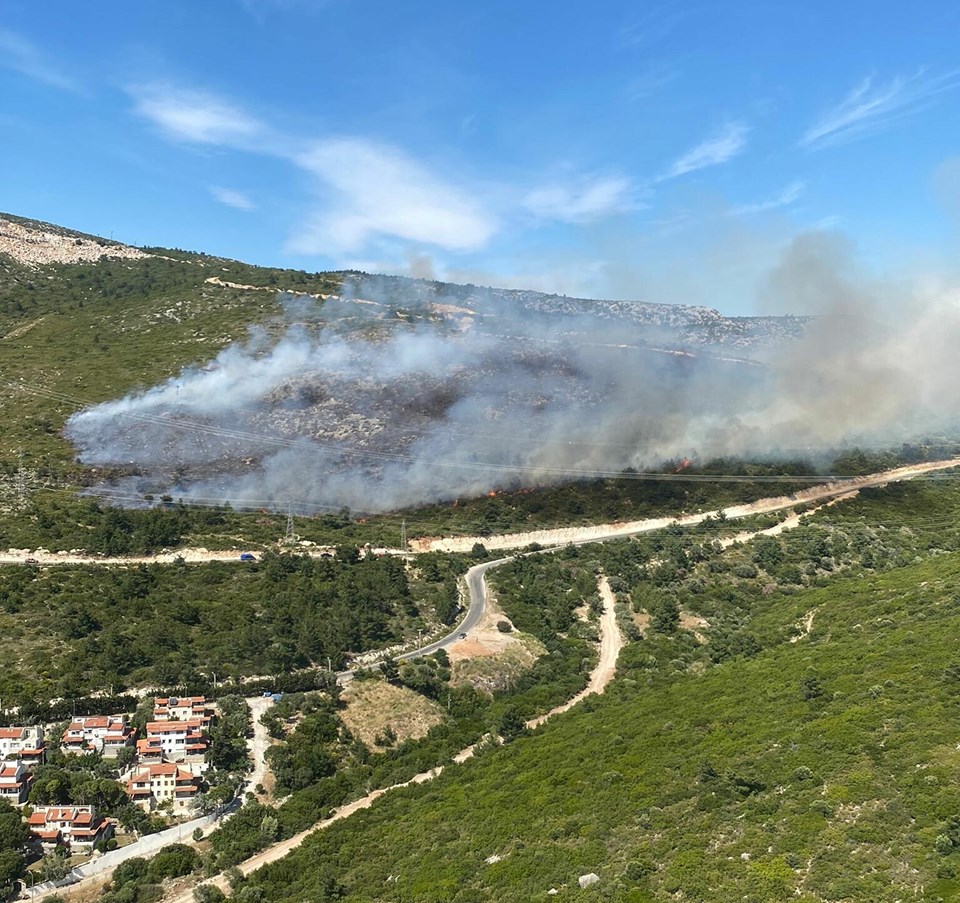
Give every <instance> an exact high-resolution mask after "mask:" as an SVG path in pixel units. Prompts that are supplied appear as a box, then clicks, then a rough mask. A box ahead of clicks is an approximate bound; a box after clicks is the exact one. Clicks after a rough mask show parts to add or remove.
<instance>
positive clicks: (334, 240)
mask: <svg viewBox="0 0 960 903" xmlns="http://www.w3.org/2000/svg"><path fill="white" fill-rule="evenodd" d="M296 162H297V164H298V165H299V166H300V167H301V168H303V169H305V170H306V171H307V172H310V173H312V174H313V175H314V176H315V177H316V178H317V180H318V183H319V187H320V189H321V191H322V193H324V194H325V195H328V196H329V199H330V201H331V203H330V204H329V206H327V208H326V209H324V210H323V211H322V212H320V213H318V214H316V215H315V216H314V217H313V218H312V219H311V221H310V222H309V223H308V224H307V225H306V227H305V228H304V229H302V230H301V231H300V233H299V234H298V235H296V236H295V237H294V238H293V239H292V240H291V242H290V248H291V250H293V251H296V252H299V253H329V252H331V251H335V252H341V253H343V252H356V251H359V250H361V249H362V248H363V247H364V246H365V245H366V244H367V243H368V242H370V241H371V240H375V239H377V238H383V237H393V238H400V239H404V240H406V241H410V242H422V243H425V244H430V245H436V246H439V247H442V248H446V249H448V250H452V251H468V250H474V249H476V248H479V247H482V246H483V245H484V244H486V242H487V241H488V240H489V239H490V237H491V236H492V235H493V233H494V232H495V231H496V228H497V223H496V220H495V219H494V217H493V216H492V215H491V214H490V213H489V212H488V211H487V210H486V209H485V208H484V206H483V205H482V204H481V203H480V202H479V201H478V200H476V199H475V198H474V197H473V196H472V195H471V194H470V193H468V192H467V191H465V190H463V189H461V188H459V187H458V186H456V185H454V184H452V183H450V182H448V181H445V180H444V179H442V178H440V177H438V176H436V175H434V174H433V173H431V172H430V171H429V170H428V169H427V168H426V167H425V166H423V165H422V164H421V163H419V162H418V161H416V160H414V159H413V158H412V157H410V156H408V155H407V154H405V153H404V152H403V151H401V150H399V149H398V148H395V147H391V146H389V145H384V144H377V143H374V142H371V141H367V140H365V139H363V138H336V139H329V140H323V141H317V142H315V143H314V145H313V146H312V147H311V148H310V149H309V150H308V151H306V152H305V153H303V154H300V155H298V156H297V157H296Z"/></svg>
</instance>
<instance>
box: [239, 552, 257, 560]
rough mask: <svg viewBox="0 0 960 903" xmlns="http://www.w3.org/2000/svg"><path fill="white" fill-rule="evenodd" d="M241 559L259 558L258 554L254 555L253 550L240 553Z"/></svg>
mask: <svg viewBox="0 0 960 903" xmlns="http://www.w3.org/2000/svg"><path fill="white" fill-rule="evenodd" d="M240 560H241V561H256V560H257V556H256V555H254V554H253V552H242V553H241V554H240Z"/></svg>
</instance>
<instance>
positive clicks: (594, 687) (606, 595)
mask: <svg viewBox="0 0 960 903" xmlns="http://www.w3.org/2000/svg"><path fill="white" fill-rule="evenodd" d="M505 560H508V559H505ZM482 573H483V572H481V579H482ZM598 589H599V591H600V596H601V598H602V599H603V614H602V615H601V617H600V657H599V660H598V661H597V664H596V665H595V666H594V668H593V670H592V671H591V672H590V682H589V683H588V684H587V686H586V688H585V689H583V690H581V691H580V692H579V693H577V695H576V696H573V697H572V698H570V699H568V700H567V701H566V702H565V703H563V704H562V705H559V706H557V707H556V708H554V709H551V710H550V711H549V712H547V713H546V714H544V715H540V716H539V717H538V718H534V719H532V720H530V721H528V722H527V723H526V726H527V727H528V728H530V729H533V728H536V727H539V726H540V725H541V724H543V723H544V722H545V721H547V720H548V719H549V718H552V717H553V716H554V715H559V714H561V713H563V712H567V711H569V710H570V709H572V708H573V707H574V706H575V705H577V703H579V702H581V701H582V700H583V699H585V698H586V697H587V696H591V695H594V694H597V693H602V692H603V691H604V690H605V689H606V688H607V684H609V683H610V681H611V680H613V678H614V675H615V674H616V672H617V657H618V656H619V655H620V650H621V649H622V648H623V636H622V634H621V633H620V628H619V627H618V626H617V618H616V611H615V606H616V600H615V599H614V596H613V591H612V590H611V589H610V584H609V583H608V582H607V578H606V577H601V578H600V580H599V581H598ZM474 748H475V747H474V746H468V747H467V748H466V749H462V750H460V752H459V753H457V754H456V755H455V756H454V757H453V761H454V762H457V763H462V762H465V761H466V760H467V759H469V758H471V757H472V756H473V752H474ZM442 773H443V766H437V767H436V768H431V769H430V770H429V771H423V772H421V773H420V774H418V775H415V776H414V777H412V778H411V779H410V780H409V781H404V782H403V783H402V784H394V785H392V786H390V787H384V788H383V789H381V790H372V791H370V793H368V794H367V795H366V796H364V797H362V798H361V799H359V800H355V801H354V802H352V803H347V805H345V806H341V807H340V808H339V809H336V810H335V811H334V814H333V815H331V816H330V818H327V819H324V820H323V821H321V822H319V823H318V824H316V825H314V826H313V827H312V828H308V829H307V830H306V831H301V832H300V833H299V834H296V835H294V836H293V837H291V838H289V839H288V840H284V841H281V842H280V843H278V844H275V845H274V846H272V847H269V848H268V849H266V850H262V851H261V852H259V853H257V854H256V855H255V856H252V857H251V858H250V859H248V860H246V861H245V862H242V863H240V865H239V866H238V868H239V869H240V871H241V872H242V873H243V874H244V875H249V874H250V873H251V872H254V871H256V870H257V869H258V868H260V867H261V866H264V865H268V864H269V863H271V862H276V861H277V860H278V859H282V858H283V857H284V856H286V855H287V854H288V853H290V852H292V851H293V850H295V849H296V848H297V847H299V846H300V844H301V843H303V841H304V838H306V837H308V836H309V835H310V834H312V833H313V832H314V831H323V830H324V829H325V828H327V827H329V826H330V825H332V824H333V823H334V822H338V821H341V820H342V819H344V818H347V817H349V816H351V815H353V813H354V812H359V811H360V810H361V809H368V808H369V807H370V806H372V805H373V804H374V803H375V802H376V801H377V800H378V799H380V797H381V796H383V795H384V794H385V793H389V792H390V791H391V790H397V789H399V788H400V787H409V786H410V785H411V784H425V783H426V782H427V781H432V780H433V779H434V778H435V777H437V776H438V775H440V774H442ZM204 883H205V884H212V885H214V886H216V887H218V888H220V890H222V891H227V890H228V889H229V883H228V881H227V879H226V877H225V876H224V875H217V876H216V877H215V878H211V879H210V880H209V881H205V882H204ZM164 900H165V901H166V903H193V901H194V897H193V888H192V887H191V888H189V889H188V890H186V891H183V892H180V893H178V894H177V895H176V896H174V897H170V898H164Z"/></svg>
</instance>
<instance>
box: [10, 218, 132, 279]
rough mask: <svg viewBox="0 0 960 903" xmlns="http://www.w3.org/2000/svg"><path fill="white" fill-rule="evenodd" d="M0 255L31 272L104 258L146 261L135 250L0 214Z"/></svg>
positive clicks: (92, 236) (119, 244)
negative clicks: (63, 264) (44, 267)
mask: <svg viewBox="0 0 960 903" xmlns="http://www.w3.org/2000/svg"><path fill="white" fill-rule="evenodd" d="M0 255H6V256H7V257H9V258H10V259H11V260H13V261H15V262H16V263H19V264H21V265H23V266H26V267H29V268H30V269H35V268H37V267H41V266H47V265H49V264H53V263H96V262H97V261H98V260H101V259H102V258H104V257H115V258H116V257H120V258H126V259H128V260H138V259H142V258H144V257H150V255H149V254H147V253H146V252H145V251H141V250H140V249H139V248H131V247H130V246H129V245H124V244H121V243H120V242H113V241H107V240H106V239H103V238H98V237H97V236H95V235H84V234H83V233H80V232H73V231H71V230H69V229H63V228H61V227H60V226H52V225H50V224H48V223H40V222H37V221H35V220H25V219H21V218H19V217H12V216H10V215H9V214H5V213H4V214H0Z"/></svg>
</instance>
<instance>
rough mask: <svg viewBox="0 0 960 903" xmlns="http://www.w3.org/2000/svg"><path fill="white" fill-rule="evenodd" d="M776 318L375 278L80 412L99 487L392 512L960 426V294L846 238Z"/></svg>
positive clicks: (801, 252)
mask: <svg viewBox="0 0 960 903" xmlns="http://www.w3.org/2000/svg"><path fill="white" fill-rule="evenodd" d="M762 295H763V302H764V304H765V305H766V307H767V308H768V309H770V310H774V311H778V312H782V313H785V312H790V313H794V314H797V313H800V314H813V315H815V316H813V317H812V318H809V319H803V318H797V317H785V318H773V317H768V318H738V319H726V318H723V317H721V316H720V315H719V314H717V313H716V312H715V311H710V310H708V309H706V308H685V309H680V308H671V307H668V306H657V305H648V306H644V305H639V304H631V303H626V302H588V301H580V300H577V299H569V298H562V297H557V296H542V295H537V294H535V293H531V292H508V291H502V290H483V289H478V288H476V287H473V286H468V287H444V286H440V285H439V284H436V283H429V282H422V281H416V280H405V279H399V278H394V279H374V278H370V277H363V278H361V277H358V278H357V279H356V280H355V282H354V283H353V284H352V285H348V286H345V287H344V290H343V294H342V296H341V297H340V298H339V299H328V300H327V301H325V302H323V303H322V304H320V303H318V302H314V301H313V300H312V299H303V298H291V297H288V296H285V297H284V298H282V299H281V300H282V310H283V313H282V317H281V318H280V319H278V322H277V323H275V324H272V325H271V326H270V327H268V328H262V329H256V330H252V331H251V333H250V335H249V337H248V339H247V340H246V341H245V342H242V343H238V344H235V345H233V346H231V347H229V348H227V349H225V350H224V351H223V352H222V353H221V354H220V355H219V356H218V357H217V358H216V359H215V360H214V361H212V362H210V363H209V364H207V365H205V366H202V367H195V368H191V369H188V370H185V371H184V372H183V373H181V374H180V375H179V376H177V377H176V378H173V379H170V380H168V381H167V382H165V383H162V384H160V385H158V386H156V387H154V388H153V389H150V390H149V391H147V392H144V393H140V394H135V395H130V396H127V397H126V398H123V399H119V400H117V401H113V402H109V403H106V404H101V405H97V406H95V407H92V408H89V409H87V410H84V411H81V412H80V413H78V414H76V415H75V416H74V417H72V418H71V420H70V421H69V423H68V426H67V435H68V437H69V438H70V440H71V441H72V442H73V443H74V445H75V446H76V448H77V449H78V452H79V456H80V459H81V460H82V461H83V462H84V463H85V464H88V465H92V466H97V467H101V468H110V469H111V475H110V480H109V481H108V483H105V484H104V486H103V487H101V489H100V491H101V492H102V493H103V494H104V495H105V496H107V497H111V496H120V497H123V498H124V499H125V500H127V501H128V502H133V500H135V499H136V498H142V496H143V494H145V493H153V494H160V493H168V494H170V495H172V496H173V497H175V498H183V499H184V500H185V501H190V500H194V501H203V502H224V501H229V502H231V503H232V504H234V505H237V506H248V507H273V508H281V509H282V508H285V507H286V506H287V505H288V504H289V505H292V506H293V507H294V509H295V510H297V511H316V510H323V509H325V508H331V507H332V508H338V507H341V506H348V507H350V508H351V509H353V510H357V511H366V512H374V511H383V510H390V509H396V508H400V507H406V506H410V505H415V504H418V503H423V502H432V501H436V500H439V499H450V498H455V497H465V496H470V495H476V494H480V493H483V492H486V491H489V490H491V489H502V488H517V487H520V486H530V485H541V484H546V483H553V482H557V481H560V480H564V479H571V478H577V477H586V476H591V475H603V474H616V473H618V472H620V471H622V470H623V469H625V468H628V467H633V468H644V467H648V466H650V465H652V464H658V463H660V462H662V461H663V460H664V459H669V458H674V457H686V456H695V455H699V456H700V457H701V458H704V459H706V458H709V457H713V456H718V455H734V454H737V455H743V456H747V455H760V454H763V455H771V454H783V455H789V456H791V457H796V455H797V453H798V450H800V452H801V453H803V451H805V450H808V449H809V450H812V451H816V450H819V449H821V448H823V447H825V446H837V445H841V444H843V443H849V442H858V443H869V444H877V443H881V442H899V441H908V440H914V439H917V438H919V437H920V436H922V435H923V434H924V433H925V432H931V431H941V430H944V429H947V428H951V427H952V425H953V423H954V422H955V419H956V413H957V408H958V401H960V397H958V392H960V390H958V388H957V386H956V379H955V376H956V371H957V366H956V364H955V363H954V361H955V358H956V351H955V349H956V347H957V341H958V340H960V296H958V294H957V293H956V292H955V291H952V290H948V289H946V288H944V287H943V286H938V285H929V286H925V287H923V288H921V289H915V290H914V291H913V293H912V294H911V295H910V296H909V298H908V299H907V300H908V302H909V305H910V307H909V311H910V313H909V316H907V315H905V314H904V310H901V311H900V312H899V315H898V316H897V317H895V318H893V319H891V316H890V313H891V310H892V308H891V306H890V303H891V302H890V299H889V298H888V297H884V296H883V293H882V292H878V290H877V289H876V287H875V286H872V285H871V284H870V282H869V280H866V279H864V278H863V277H862V275H861V274H860V273H858V272H857V270H856V267H855V266H854V265H853V263H852V253H851V251H850V248H849V247H848V246H847V245H846V244H845V243H844V242H843V240H842V239H841V238H839V237H838V236H831V235H824V234H816V235H805V236H800V237H798V238H797V239H795V240H794V241H793V242H792V243H791V244H790V245H789V246H788V247H787V248H786V250H785V252H784V253H783V255H782V258H781V260H780V262H779V264H778V266H777V267H776V268H775V269H774V270H773V272H771V273H770V275H769V278H768V280H767V281H766V283H765V285H764V288H763V292H762Z"/></svg>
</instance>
